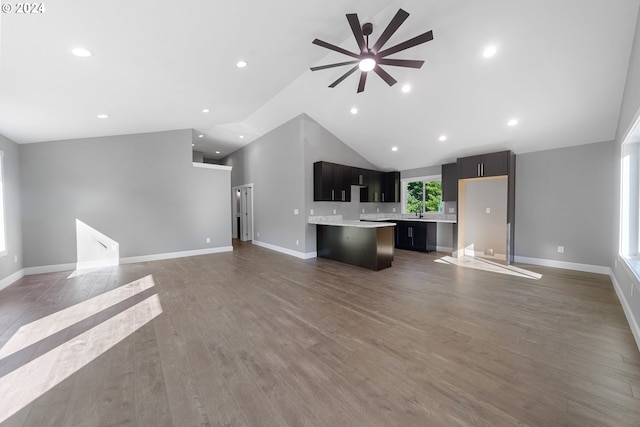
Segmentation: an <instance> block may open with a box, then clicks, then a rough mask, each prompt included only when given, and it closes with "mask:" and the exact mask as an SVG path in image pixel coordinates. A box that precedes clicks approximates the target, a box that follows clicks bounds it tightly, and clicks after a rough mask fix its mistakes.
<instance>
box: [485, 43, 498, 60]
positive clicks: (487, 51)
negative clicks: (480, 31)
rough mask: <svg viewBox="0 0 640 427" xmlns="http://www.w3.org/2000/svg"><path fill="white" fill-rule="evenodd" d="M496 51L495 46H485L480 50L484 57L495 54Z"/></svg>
mask: <svg viewBox="0 0 640 427" xmlns="http://www.w3.org/2000/svg"><path fill="white" fill-rule="evenodd" d="M496 52H498V50H497V49H496V47H495V46H487V47H486V48H485V49H484V51H483V52H482V56H484V57H485V58H491V57H493V56H495V54H496Z"/></svg>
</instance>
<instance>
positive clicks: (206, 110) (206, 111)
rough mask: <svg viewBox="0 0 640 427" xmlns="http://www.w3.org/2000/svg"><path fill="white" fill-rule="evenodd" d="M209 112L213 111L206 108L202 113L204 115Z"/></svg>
mask: <svg viewBox="0 0 640 427" xmlns="http://www.w3.org/2000/svg"><path fill="white" fill-rule="evenodd" d="M209 111H211V110H210V109H208V108H204V109H203V110H202V112H203V113H208V112H209Z"/></svg>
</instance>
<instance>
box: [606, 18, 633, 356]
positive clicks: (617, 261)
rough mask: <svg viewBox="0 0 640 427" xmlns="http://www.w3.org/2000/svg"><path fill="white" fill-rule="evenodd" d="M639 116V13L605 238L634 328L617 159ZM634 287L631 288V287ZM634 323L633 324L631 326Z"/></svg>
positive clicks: (622, 108) (630, 279) (617, 143)
mask: <svg viewBox="0 0 640 427" xmlns="http://www.w3.org/2000/svg"><path fill="white" fill-rule="evenodd" d="M639 115H640V13H639V14H638V21H637V23H636V34H635V37H634V39H633V47H632V49H631V58H630V60H629V70H628V72H627V83H626V85H625V90H624V97H623V99H622V107H621V110H620V120H619V122H618V130H617V133H616V141H615V144H614V150H615V154H614V159H615V162H614V165H615V166H614V168H613V170H612V171H611V175H612V179H613V186H612V187H611V188H612V194H613V201H612V204H613V207H614V210H615V215H614V216H613V218H612V223H613V232H612V234H611V237H610V239H609V242H610V243H609V244H610V254H611V258H610V261H609V265H610V266H611V268H612V269H613V275H614V277H615V279H616V281H617V283H618V284H619V285H620V289H619V292H622V298H624V300H626V302H627V304H628V310H629V313H628V315H629V316H631V318H632V319H631V323H632V327H634V328H635V329H636V333H638V332H640V331H638V330H637V328H638V323H640V284H638V281H637V280H636V279H635V278H634V277H633V274H632V273H631V271H629V269H628V267H627V266H626V265H625V263H624V262H623V261H622V259H621V258H620V256H619V254H618V248H619V246H620V242H619V240H620V236H619V231H618V230H619V229H620V208H619V206H620V159H621V145H622V142H623V141H624V138H625V136H626V134H627V133H628V131H629V130H630V128H631V126H633V124H634V123H635V121H636V119H637V117H639ZM634 287H635V291H633V292H632V289H633V288H634ZM634 323H635V325H634ZM639 340H640V336H637V335H636V342H637V343H638V344H640V342H639Z"/></svg>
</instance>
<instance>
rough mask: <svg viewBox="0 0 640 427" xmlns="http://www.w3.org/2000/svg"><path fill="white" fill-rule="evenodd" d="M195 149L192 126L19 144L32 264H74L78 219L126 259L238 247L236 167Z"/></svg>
mask: <svg viewBox="0 0 640 427" xmlns="http://www.w3.org/2000/svg"><path fill="white" fill-rule="evenodd" d="M191 148H192V147H191V131H190V130H180V131H170V132H158V133H148V134H137V135H124V136H112V137H102V138H87V139H77V140H67V141H55V142H44V143H38V144H24V145H20V178H21V193H22V213H23V244H24V254H25V262H24V265H25V267H37V266H45V265H56V264H67V263H75V262H76V260H77V254H76V229H75V226H76V223H75V221H76V219H79V220H81V221H83V222H84V223H86V224H87V225H89V226H90V227H93V228H94V229H96V230H97V231H99V232H101V233H104V234H105V235H106V236H108V237H110V238H111V239H113V240H115V241H116V242H118V243H119V245H120V257H121V258H126V257H134V256H145V255H154V254H163V253H170V252H180V251H190V250H199V249H208V248H216V247H228V246H231V229H230V227H229V215H230V212H231V205H230V198H229V191H230V190H229V188H230V176H229V172H228V171H220V170H210V169H201V168H194V167H193V166H192V150H191ZM207 237H210V238H211V243H208V244H207V243H206V238H207Z"/></svg>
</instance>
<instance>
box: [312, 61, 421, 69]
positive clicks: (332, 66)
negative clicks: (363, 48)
mask: <svg viewBox="0 0 640 427" xmlns="http://www.w3.org/2000/svg"><path fill="white" fill-rule="evenodd" d="M358 62H360V61H347V62H336V63H335V64H328V65H318V66H317V67H311V71H318V70H326V69H327V68H334V67H342V66H343V65H352V64H357V63H358ZM423 62H424V61H423Z"/></svg>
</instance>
